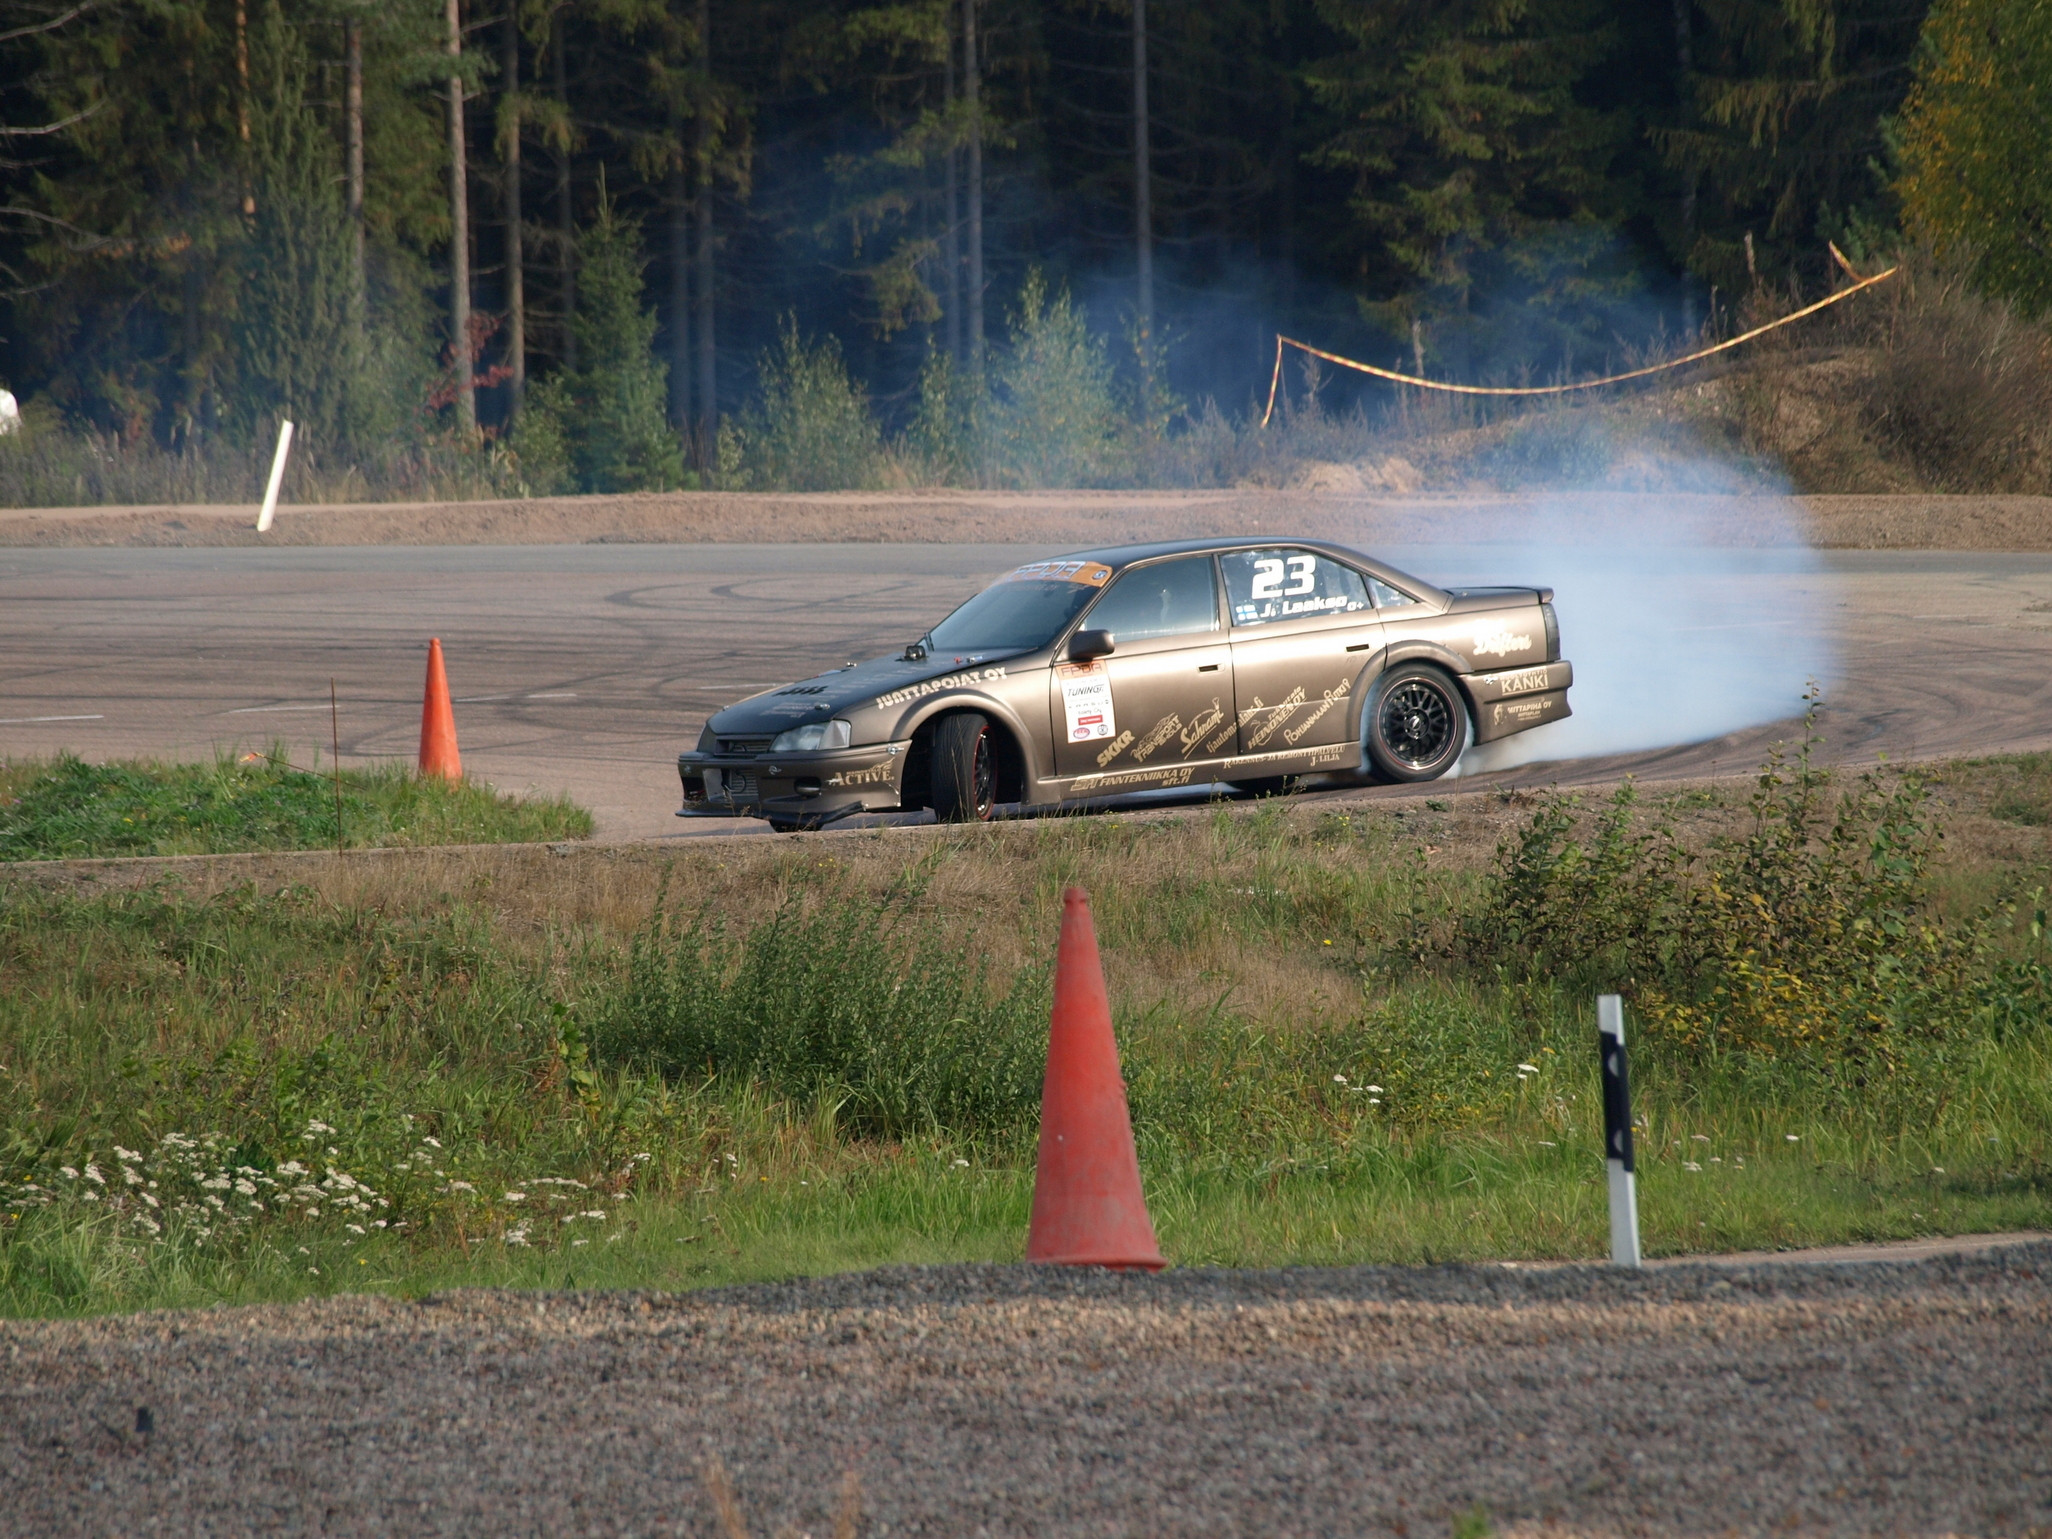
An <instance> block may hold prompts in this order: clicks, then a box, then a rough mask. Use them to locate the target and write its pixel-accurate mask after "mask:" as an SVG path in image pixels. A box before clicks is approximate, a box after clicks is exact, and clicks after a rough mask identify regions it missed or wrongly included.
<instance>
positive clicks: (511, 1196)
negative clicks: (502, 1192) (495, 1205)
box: [506, 1192, 527, 1202]
mask: <svg viewBox="0 0 2052 1539" xmlns="http://www.w3.org/2000/svg"><path fill="white" fill-rule="evenodd" d="M506 1201H508V1202H525V1201H527V1193H525V1192H508V1193H507V1194H506Z"/></svg>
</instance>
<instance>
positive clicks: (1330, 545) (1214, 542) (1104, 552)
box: [1055, 534, 1447, 599]
mask: <svg viewBox="0 0 2052 1539" xmlns="http://www.w3.org/2000/svg"><path fill="white" fill-rule="evenodd" d="M1282 545H1290V546H1298V547H1301V548H1303V549H1305V550H1315V551H1317V552H1318V553H1319V554H1320V555H1325V556H1330V557H1332V558H1333V559H1334V560H1336V561H1341V562H1344V563H1346V564H1347V565H1349V566H1356V567H1361V568H1363V569H1365V570H1366V571H1368V572H1370V573H1372V574H1374V575H1375V576H1378V577H1382V578H1384V579H1385V580H1387V581H1389V582H1393V583H1395V584H1396V585H1397V586H1399V587H1405V588H1410V589H1414V590H1415V589H1420V588H1422V589H1423V590H1424V591H1425V593H1426V594H1429V595H1432V596H1434V597H1437V598H1440V599H1444V598H1445V597H1446V596H1447V595H1446V590H1445V589H1443V588H1441V587H1440V586H1439V585H1438V584H1436V583H1431V582H1427V581H1426V580H1425V579H1424V578H1422V577H1418V576H1416V575H1414V574H1412V573H1410V572H1405V571H1401V570H1399V569H1398V568H1396V567H1393V566H1391V565H1390V564H1389V563H1388V562H1387V561H1378V560H1376V559H1375V557H1373V556H1370V555H1367V554H1366V553H1364V552H1362V551H1358V550H1355V549H1354V548H1353V547H1352V546H1349V545H1339V544H1336V543H1334V542H1333V541H1331V540H1312V539H1305V538H1303V537H1301V536H1292V535H1273V534H1266V535H1236V536H1216V537H1213V538H1211V539H1208V540H1151V541H1147V542H1144V543H1140V544H1134V545H1101V546H1098V547H1097V548H1096V549H1094V550H1078V551H1070V552H1069V553H1068V554H1067V555H1065V556H1059V557H1056V558H1055V559H1056V560H1068V561H1101V562H1103V563H1104V564H1105V565H1106V566H1108V567H1110V568H1111V569H1112V570H1113V571H1114V572H1118V571H1122V570H1124V569H1125V568H1126V567H1129V566H1135V565H1137V564H1139V563H1140V562H1143V561H1152V560H1155V559H1156V558H1157V557H1161V556H1194V555H1200V554H1207V555H1208V554H1211V553H1214V552H1218V551H1229V550H1273V549H1274V548H1276V547H1277V546H1282Z"/></svg>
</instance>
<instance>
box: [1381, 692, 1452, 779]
mask: <svg viewBox="0 0 2052 1539" xmlns="http://www.w3.org/2000/svg"><path fill="white" fill-rule="evenodd" d="M1367 739H1368V743H1367V747H1368V757H1369V759H1370V761H1371V762H1373V764H1374V765H1375V768H1376V770H1377V771H1378V772H1380V773H1381V775H1382V776H1383V778H1385V779H1387V780H1395V781H1400V782H1416V781H1420V780H1437V779H1438V778H1439V777H1440V776H1441V775H1444V774H1445V773H1446V772H1447V771H1448V770H1450V769H1452V768H1453V767H1454V762H1455V761H1456V760H1457V759H1459V758H1460V756H1461V750H1462V749H1464V748H1466V747H1467V745H1468V707H1467V703H1466V702H1465V701H1463V700H1462V699H1461V692H1460V688H1459V686H1457V685H1456V684H1455V683H1454V681H1453V680H1452V679H1450V678H1448V677H1447V676H1446V675H1445V674H1444V673H1442V672H1440V670H1439V669H1437V668H1434V667H1432V666H1430V665H1429V664H1424V663H1411V664H1407V665H1404V666H1401V667H1397V668H1392V669H1391V670H1390V671H1389V672H1388V673H1386V674H1384V675H1383V677H1382V681H1381V683H1380V684H1378V685H1377V687H1376V691H1375V698H1374V703H1373V704H1372V705H1371V706H1370V707H1369V711H1368V730H1367Z"/></svg>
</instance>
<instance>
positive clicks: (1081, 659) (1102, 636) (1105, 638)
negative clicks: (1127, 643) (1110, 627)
mask: <svg viewBox="0 0 2052 1539" xmlns="http://www.w3.org/2000/svg"><path fill="white" fill-rule="evenodd" d="M1117 650H1118V644H1117V643H1116V642H1114V641H1113V640H1112V633H1111V632H1110V631H1078V632H1076V634H1075V635H1073V636H1071V637H1070V638H1069V661H1070V662H1072V663H1087V662H1090V661H1091V660H1092V659H1094V658H1099V657H1110V656H1111V655H1112V653H1113V652H1115V651H1117Z"/></svg>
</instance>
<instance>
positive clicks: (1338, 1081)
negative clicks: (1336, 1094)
mask: <svg viewBox="0 0 2052 1539" xmlns="http://www.w3.org/2000/svg"><path fill="white" fill-rule="evenodd" d="M1332 1082H1333V1083H1334V1084H1335V1085H1344V1084H1345V1083H1346V1082H1347V1077H1346V1075H1344V1074H1335V1075H1333V1077H1332Z"/></svg>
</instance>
